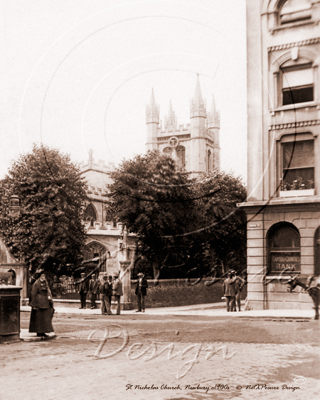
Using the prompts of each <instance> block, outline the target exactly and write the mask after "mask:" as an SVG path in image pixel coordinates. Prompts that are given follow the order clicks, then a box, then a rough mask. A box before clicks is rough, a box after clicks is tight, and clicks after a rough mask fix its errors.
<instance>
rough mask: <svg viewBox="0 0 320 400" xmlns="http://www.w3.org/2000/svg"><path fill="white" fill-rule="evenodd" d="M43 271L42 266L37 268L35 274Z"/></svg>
mask: <svg viewBox="0 0 320 400" xmlns="http://www.w3.org/2000/svg"><path fill="white" fill-rule="evenodd" d="M43 273H44V269H43V268H38V269H37V270H36V272H35V274H43Z"/></svg>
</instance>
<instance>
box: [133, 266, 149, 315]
mask: <svg viewBox="0 0 320 400" xmlns="http://www.w3.org/2000/svg"><path fill="white" fill-rule="evenodd" d="M138 277H139V279H138V282H137V286H136V291H135V294H136V295H137V296H138V310H137V311H136V312H141V311H142V312H145V297H146V295H147V287H148V281H147V280H146V278H145V277H144V274H143V273H142V272H139V273H138Z"/></svg>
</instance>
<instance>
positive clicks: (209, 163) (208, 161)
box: [207, 150, 212, 172]
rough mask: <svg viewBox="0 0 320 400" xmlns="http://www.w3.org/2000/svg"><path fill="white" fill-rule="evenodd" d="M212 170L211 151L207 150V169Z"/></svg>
mask: <svg viewBox="0 0 320 400" xmlns="http://www.w3.org/2000/svg"><path fill="white" fill-rule="evenodd" d="M211 170H212V155H211V151H210V150H208V156H207V171H208V172H210V171H211Z"/></svg>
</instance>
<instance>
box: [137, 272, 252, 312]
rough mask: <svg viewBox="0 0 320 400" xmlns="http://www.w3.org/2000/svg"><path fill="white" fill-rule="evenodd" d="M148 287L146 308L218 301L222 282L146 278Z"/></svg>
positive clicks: (221, 294)
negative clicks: (210, 284) (194, 283)
mask: <svg viewBox="0 0 320 400" xmlns="http://www.w3.org/2000/svg"><path fill="white" fill-rule="evenodd" d="M148 285H149V287H148V289H147V297H146V299H145V300H146V308H156V307H178V306H187V305H192V304H208V303H220V302H223V301H224V300H221V297H222V296H223V289H222V282H221V283H215V284H214V285H212V286H206V285H205V284H204V282H200V283H198V284H197V285H194V286H190V285H188V284H187V283H186V281H185V279H166V280H159V284H158V285H155V281H153V280H148ZM135 287H136V284H131V301H132V303H133V306H135V303H136V298H137V296H136V295H135ZM246 294H247V291H246V287H244V288H243V291H242V300H244V299H245V298H246Z"/></svg>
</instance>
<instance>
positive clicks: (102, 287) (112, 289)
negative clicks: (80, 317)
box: [77, 273, 123, 315]
mask: <svg viewBox="0 0 320 400" xmlns="http://www.w3.org/2000/svg"><path fill="white" fill-rule="evenodd" d="M77 292H78V293H79V294H80V301H81V307H80V309H81V308H86V307H87V304H86V303H87V295H89V298H90V300H91V309H94V308H96V300H97V298H98V297H99V298H100V301H101V313H102V314H103V315H111V314H112V312H111V298H112V296H114V298H115V300H116V302H117V315H120V297H121V296H122V295H123V290H122V282H121V280H120V279H119V274H118V273H117V274H116V275H114V276H107V275H104V276H103V277H102V278H101V279H100V280H99V279H98V274H93V275H92V278H91V279H90V280H89V279H87V277H86V274H85V273H82V274H81V278H80V280H79V281H78V283H77Z"/></svg>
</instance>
